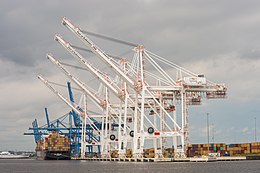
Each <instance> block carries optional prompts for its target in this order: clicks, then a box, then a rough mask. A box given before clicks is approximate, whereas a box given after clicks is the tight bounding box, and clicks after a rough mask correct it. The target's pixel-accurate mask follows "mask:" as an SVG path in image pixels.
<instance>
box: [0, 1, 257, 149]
mask: <svg viewBox="0 0 260 173" xmlns="http://www.w3.org/2000/svg"><path fill="white" fill-rule="evenodd" d="M64 16H66V17H68V18H69V19H71V20H72V21H73V22H74V23H76V24H77V25H79V26H80V27H81V28H83V29H86V30H90V31H93V32H96V33H100V34H104V35H108V36H112V37H115V38H120V39H122V40H127V41H130V42H134V43H139V44H143V45H145V47H146V48H147V49H148V50H150V51H152V52H154V53H156V54H159V55H161V56H163V57H165V58H166V59H168V60H171V61H173V62H175V63H177V64H180V65H182V66H183V67H185V68H187V69H189V70H191V71H193V72H196V73H199V74H205V76H206V77H207V78H208V79H209V80H211V81H214V82H219V83H225V84H226V85H227V87H228V99H226V100H211V101H206V102H204V103H205V104H203V105H202V106H196V107H191V108H190V109H189V124H190V135H191V143H206V142H207V137H206V130H205V129H206V113H207V112H208V113H209V115H210V124H214V126H215V132H214V136H215V142H225V143H237V142H251V141H254V117H256V118H257V124H258V127H260V126H259V125H260V116H259V115H260V108H259V103H260V89H259V86H258V85H260V77H259V75H260V39H259V38H260V1H258V0H255V1H254V0H218V1H216V0H214V1H213V0H190V1H187V0H182V1H180V0H160V1H159V0H157V1H155V0H143V1H142V0H131V1H124V0H120V1H119V0H118V1H114V0H112V1H99V0H95V1H88V0H84V1H83V0H82V1H68V0H45V1H36V0H23V1H20V0H12V1H8V0H0V22H1V23H0V66H1V68H0V94H1V97H0V150H34V147H35V144H34V140H33V137H30V136H29V137H28V136H23V132H25V131H26V130H27V129H28V127H29V126H31V122H32V121H33V120H34V119H35V118H37V119H38V121H39V124H44V123H45V119H44V107H48V108H49V111H50V116H51V117H50V118H51V119H55V118H57V117H59V116H61V115H63V114H65V113H66V112H67V110H68V109H67V107H66V105H64V103H63V102H61V101H60V100H59V99H58V98H56V97H55V96H54V95H53V93H51V92H50V91H49V90H48V89H47V88H46V87H45V86H44V85H43V84H42V83H41V82H40V81H39V80H37V78H36V74H39V73H41V74H44V75H45V76H47V77H48V78H51V79H61V78H62V80H65V79H66V78H65V77H64V76H63V75H62V74H61V73H59V71H57V70H56V69H55V67H54V66H52V65H50V63H49V62H48V61H47V60H46V58H45V57H46V53H49V52H51V53H53V54H55V55H58V56H63V55H64V56H66V57H69V55H68V54H66V51H65V50H63V49H61V47H60V46H59V45H57V43H55V41H53V37H54V35H55V33H61V34H63V35H65V36H66V37H67V38H70V37H72V36H73V35H72V34H71V33H69V32H68V31H67V30H66V28H64V27H63V26H62V25H61V20H62V17H64ZM101 45H102V48H104V49H105V50H106V51H109V49H110V45H109V44H105V43H102V42H101ZM124 51H125V48H124V50H123V48H122V51H121V52H120V51H114V52H111V53H114V54H119V53H123V52H124ZM86 81H87V80H86ZM211 137H212V133H211ZM257 137H258V140H260V129H259V128H258V132H257Z"/></svg>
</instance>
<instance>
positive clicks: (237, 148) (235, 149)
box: [227, 143, 251, 156]
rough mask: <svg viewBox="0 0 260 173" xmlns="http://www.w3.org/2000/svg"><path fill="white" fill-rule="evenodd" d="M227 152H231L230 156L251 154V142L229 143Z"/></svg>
mask: <svg viewBox="0 0 260 173" xmlns="http://www.w3.org/2000/svg"><path fill="white" fill-rule="evenodd" d="M227 152H228V153H229V154H230V156H236V155H243V154H250V153H251V144H250V143H244V144H229V145H228V146H227Z"/></svg>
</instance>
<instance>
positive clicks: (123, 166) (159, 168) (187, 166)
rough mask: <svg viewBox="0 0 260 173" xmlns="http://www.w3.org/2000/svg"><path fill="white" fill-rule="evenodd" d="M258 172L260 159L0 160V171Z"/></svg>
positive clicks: (54, 172) (20, 172)
mask: <svg viewBox="0 0 260 173" xmlns="http://www.w3.org/2000/svg"><path fill="white" fill-rule="evenodd" d="M49 172H52V173H72V172H77V173H89V172H95V173H99V172H102V173H106V172H120V173H138V172H142V173H146V172H152V173H153V172H154V173H165V172H176V173H184V172H185V173H208V172H210V173H259V172H260V161H259V160H250V161H226V162H224V161H223V162H222V161H219V162H203V163H190V162H180V163H174V162H168V163H167V162H157V163H155V162H105V161H104V162H101V161H80V160H70V161H66V160H61V161H51V160H41V161H39V160H30V159H25V160H11V159H10V160H4V159H2V160H0V173H49Z"/></svg>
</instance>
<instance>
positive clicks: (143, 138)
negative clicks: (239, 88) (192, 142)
mask: <svg viewBox="0 0 260 173" xmlns="http://www.w3.org/2000/svg"><path fill="white" fill-rule="evenodd" d="M62 24H63V25H64V26H66V27H67V28H68V29H69V30H70V31H71V32H72V33H74V34H75V35H76V36H77V37H78V38H79V39H80V40H81V41H82V42H83V44H84V45H85V46H86V47H87V48H88V49H89V50H90V51H92V52H93V53H94V54H95V55H96V56H97V57H98V58H100V59H101V60H102V61H103V62H104V65H106V66H107V67H109V68H110V70H111V71H112V72H113V73H111V74H110V75H109V74H107V73H104V72H102V71H101V70H99V69H98V68H96V67H94V66H93V65H92V64H91V63H90V62H89V61H87V60H86V58H84V57H83V55H81V54H80V53H79V52H78V51H77V49H76V48H75V47H74V46H72V44H71V43H69V42H67V41H65V40H64V39H63V38H62V37H61V36H60V35H55V40H56V41H57V42H59V43H60V44H61V45H62V46H63V47H64V48H65V49H66V50H67V51H68V52H69V53H70V54H71V55H72V56H73V57H74V58H75V59H76V60H78V61H79V62H80V63H81V64H82V65H84V67H85V68H86V69H87V70H88V71H89V72H90V73H91V74H92V75H93V76H94V77H96V78H97V79H98V81H99V83H100V84H102V85H103V86H104V87H103V88H104V89H103V94H102V96H98V95H97V94H96V91H95V90H93V89H92V88H91V87H90V86H88V85H87V84H85V83H83V82H82V81H81V80H80V79H79V78H78V77H76V76H75V75H72V74H71V73H70V72H69V71H68V70H67V69H66V68H65V67H64V66H63V65H62V63H60V62H59V61H58V60H56V59H55V58H54V57H53V56H52V55H50V54H48V55H47V58H48V59H49V60H50V61H51V62H52V63H53V64H55V65H56V66H57V67H58V68H59V69H60V70H61V71H62V72H63V73H64V74H65V75H66V76H67V77H68V78H69V79H70V80H72V81H73V82H74V83H75V84H76V85H77V86H78V87H79V88H80V89H81V90H82V92H83V93H84V95H85V97H88V98H90V100H91V101H93V103H94V104H95V105H97V107H98V108H99V109H100V110H101V111H102V112H103V114H102V115H99V116H96V117H99V118H100V122H101V124H102V128H101V129H98V128H97V127H96V126H95V124H94V122H93V121H92V119H91V117H90V116H89V115H88V114H87V106H88V105H86V104H84V111H79V110H78V109H77V108H76V107H75V106H74V105H72V104H71V103H70V102H69V101H68V100H66V99H64V98H63V97H62V96H61V95H60V94H59V93H58V91H56V90H55V89H54V88H53V87H51V86H50V85H49V83H48V81H47V80H45V79H44V78H43V77H41V76H39V79H40V80H41V81H43V82H44V83H45V84H46V86H48V87H49V88H50V89H51V90H52V91H53V92H54V93H55V94H56V95H57V96H58V97H60V98H61V99H62V100H63V101H64V102H65V103H66V104H67V105H68V106H69V107H70V108H72V109H73V110H75V111H76V112H77V113H78V114H79V115H81V117H82V122H83V124H82V129H83V128H84V127H86V124H90V125H91V127H93V129H94V130H95V135H97V136H99V137H100V141H96V142H95V143H94V144H89V143H87V142H86V140H85V139H86V138H85V137H84V135H83V137H82V140H81V143H82V147H81V150H82V152H81V153H82V158H84V154H83V153H84V151H85V149H84V148H85V147H86V145H100V146H101V157H103V158H107V157H111V153H112V152H114V151H117V152H118V157H120V158H124V157H126V151H127V149H131V151H132V153H133V155H132V157H134V158H142V157H143V156H144V149H145V148H146V147H147V146H150V147H149V148H154V151H155V157H156V158H161V157H163V150H164V149H165V148H166V147H167V146H174V152H175V156H176V157H185V156H186V155H185V152H186V149H187V148H186V146H187V144H189V129H188V114H187V112H188V111H187V109H188V106H189V105H200V104H201V101H202V98H208V99H211V98H225V97H226V94H227V89H226V87H225V85H224V84H215V83H213V82H210V81H208V80H207V79H206V78H205V77H204V75H198V74H195V73H193V72H191V71H189V70H187V69H184V68H182V67H180V66H178V65H176V64H174V63H172V62H170V61H168V60H166V59H164V58H162V57H160V56H158V55H156V54H154V53H152V52H150V51H148V50H146V49H145V48H144V46H142V45H138V46H136V47H134V49H133V50H134V56H133V59H132V61H131V62H130V61H127V60H126V59H125V58H122V59H121V60H119V61H117V60H116V59H114V58H113V57H111V56H109V55H108V54H106V53H105V52H104V51H103V50H101V49H100V48H99V47H98V46H97V45H96V44H95V43H94V42H93V41H92V40H90V38H88V37H87V35H86V34H85V32H84V31H83V30H81V29H80V28H79V27H77V26H76V25H74V24H72V22H71V21H70V20H68V19H67V18H63V20H62ZM159 63H160V65H159ZM144 64H146V65H144ZM148 64H149V65H148ZM161 64H162V65H163V66H162V65H161ZM148 66H149V68H145V67H148ZM166 66H168V67H166ZM165 69H167V70H169V71H171V72H175V76H174V78H175V79H174V78H173V76H171V75H169V73H167V70H165ZM113 74H116V76H112V77H115V78H116V79H117V80H113V79H112V77H111V75H113ZM83 80H84V79H83ZM93 91H95V92H93ZM111 94H112V95H113V96H114V99H113V100H110V98H111V97H110V95H111ZM177 103H180V106H177ZM112 123H116V124H117V125H118V126H117V129H116V130H114V131H113V130H112V127H111V124H112ZM82 133H84V130H82Z"/></svg>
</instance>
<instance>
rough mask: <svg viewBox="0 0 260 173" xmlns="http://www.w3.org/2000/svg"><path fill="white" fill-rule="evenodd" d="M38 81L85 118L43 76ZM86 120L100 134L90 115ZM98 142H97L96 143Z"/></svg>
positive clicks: (81, 114)
mask: <svg viewBox="0 0 260 173" xmlns="http://www.w3.org/2000/svg"><path fill="white" fill-rule="evenodd" d="M38 79H40V80H41V81H42V82H43V83H44V84H45V85H46V86H47V87H48V88H49V89H50V90H51V91H52V92H53V93H54V94H55V95H57V96H58V97H59V98H60V99H61V100H62V101H64V102H65V103H66V104H67V105H68V106H69V107H70V108H71V109H73V110H74V111H75V112H76V113H77V114H78V115H80V116H81V118H83V119H84V118H85V115H84V114H83V112H81V111H79V110H78V109H77V108H76V107H75V106H74V105H72V104H71V103H70V101H68V100H67V99H65V98H64V97H63V96H62V95H61V94H60V93H59V92H58V91H57V90H56V89H54V88H53V87H52V86H51V85H50V84H49V82H48V81H47V80H46V79H44V78H43V77H42V76H40V75H38ZM86 118H87V119H88V121H89V122H90V123H91V124H90V125H91V126H92V128H93V129H94V130H96V131H97V132H98V133H100V130H99V129H98V128H97V126H96V125H95V124H94V122H93V121H92V120H91V119H90V118H89V117H88V115H87V116H86ZM96 142H97V141H96Z"/></svg>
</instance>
